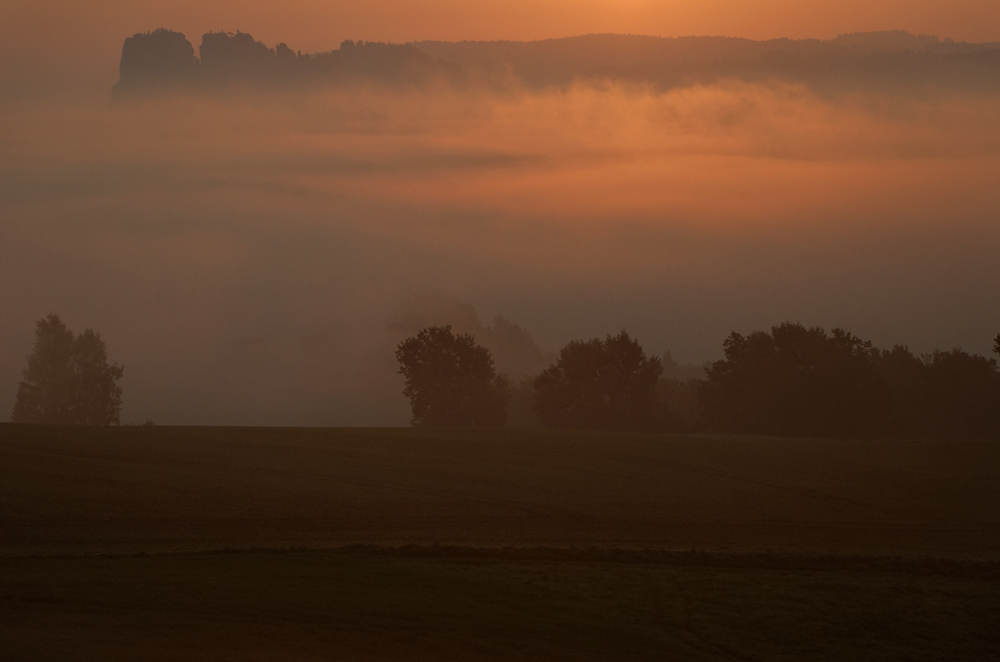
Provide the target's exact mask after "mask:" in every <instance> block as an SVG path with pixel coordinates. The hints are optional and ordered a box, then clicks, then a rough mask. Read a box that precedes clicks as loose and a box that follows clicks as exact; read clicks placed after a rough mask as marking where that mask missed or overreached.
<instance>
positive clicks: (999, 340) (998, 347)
mask: <svg viewBox="0 0 1000 662" xmlns="http://www.w3.org/2000/svg"><path fill="white" fill-rule="evenodd" d="M993 353H994V354H997V355H1000V333H998V334H997V337H996V338H994V339H993Z"/></svg>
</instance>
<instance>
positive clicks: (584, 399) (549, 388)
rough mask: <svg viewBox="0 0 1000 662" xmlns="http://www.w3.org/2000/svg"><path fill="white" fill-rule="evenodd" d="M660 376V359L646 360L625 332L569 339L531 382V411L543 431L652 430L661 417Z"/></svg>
mask: <svg viewBox="0 0 1000 662" xmlns="http://www.w3.org/2000/svg"><path fill="white" fill-rule="evenodd" d="M662 373H663V366H662V364H661V363H660V359H659V358H657V357H655V356H652V357H649V356H646V353H645V352H644V351H643V349H642V347H641V346H640V345H639V343H638V342H637V341H635V340H633V339H632V338H630V337H629V335H628V333H626V332H625V331H622V332H621V333H619V334H618V335H616V336H612V335H608V336H607V337H606V338H605V339H604V340H601V339H600V338H594V339H592V340H588V341H573V342H571V343H569V344H568V345H566V346H565V347H564V348H563V349H562V351H561V352H560V353H559V359H558V360H557V361H556V362H555V363H554V364H553V365H551V366H549V367H548V368H546V369H545V370H544V371H542V373H541V374H540V375H538V377H536V378H535V380H534V389H535V411H536V412H537V414H538V418H539V420H540V421H541V423H542V425H544V426H546V427H554V428H577V429H594V430H642V429H651V428H653V427H655V426H656V425H657V423H658V418H659V414H660V408H659V404H658V400H657V382H658V381H659V379H660V375H661V374H662Z"/></svg>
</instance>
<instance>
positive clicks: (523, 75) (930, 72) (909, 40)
mask: <svg viewBox="0 0 1000 662" xmlns="http://www.w3.org/2000/svg"><path fill="white" fill-rule="evenodd" d="M120 72H121V80H120V81H119V82H118V84H117V85H116V86H115V88H114V94H115V97H116V98H121V97H126V96H130V95H134V94H139V93H147V92H151V91H164V90H178V89H188V90H196V91H219V90H227V89H233V88H273V87H280V86H286V87H287V86H300V87H301V86H307V87H308V86H330V85H342V84H346V83H357V82H379V83H383V84H389V85H393V86H419V85H425V84H428V83H430V82H432V81H443V82H446V83H448V84H453V85H465V84H478V85H486V86H489V87H508V86H527V87H529V88H536V89H538V88H545V87H552V86H556V87H558V86H566V85H569V84H571V83H573V82H574V81H597V80H612V81H622V82H632V83H639V84H644V85H649V86H652V87H654V88H657V89H669V88H672V87H677V86H682V85H691V84H699V83H700V84H711V83H715V82H719V81H723V80H740V81H745V82H752V83H753V82H768V81H783V82H789V83H798V84H804V85H808V86H810V87H812V88H814V89H816V90H817V91H820V92H836V91H845V90H852V89H863V90H885V91H890V92H893V91H903V90H907V89H924V88H927V87H939V88H960V89H968V90H985V91H997V90H1000V43H984V44H970V43H966V42H955V41H952V40H949V39H944V40H942V39H939V38H938V37H933V36H928V35H912V34H909V33H907V32H901V31H894V32H874V33H856V34H848V35H841V36H839V37H837V38H835V39H830V40H826V41H821V40H817V39H805V40H791V39H772V40H767V41H754V40H751V39H740V38H732V37H676V38H664V37H645V36H636V35H615V34H595V35H584V36H580V37H569V38H565V39H546V40H542V41H531V42H521V41H489V42H486V41H462V42H442V41H422V42H413V43H408V44H386V43H375V42H354V41H345V42H344V43H342V44H341V46H340V48H339V49H337V50H333V51H329V52H326V53H316V54H303V53H301V52H297V51H293V50H292V49H291V48H289V47H288V46H287V45H286V44H283V43H282V44H278V45H277V46H275V47H274V48H269V47H268V46H266V45H265V44H263V43H261V42H259V41H256V40H254V38H253V37H252V36H251V35H249V34H246V33H242V32H236V33H224V32H218V33H209V34H206V35H204V36H203V38H202V44H201V46H200V48H199V52H198V57H195V54H194V48H193V46H192V45H191V43H190V42H189V41H188V40H187V39H186V38H185V37H184V35H183V34H181V33H178V32H173V31H170V30H166V29H159V30H156V31H153V32H147V33H145V34H136V35H133V36H132V37H129V38H128V39H126V40H125V44H124V46H123V48H122V60H121V67H120Z"/></svg>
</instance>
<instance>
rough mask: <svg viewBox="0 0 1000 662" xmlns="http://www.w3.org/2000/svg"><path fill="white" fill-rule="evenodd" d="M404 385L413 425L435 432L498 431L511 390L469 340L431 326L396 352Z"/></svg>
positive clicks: (485, 351) (482, 350)
mask: <svg viewBox="0 0 1000 662" xmlns="http://www.w3.org/2000/svg"><path fill="white" fill-rule="evenodd" d="M396 360H397V361H399V372H400V374H402V375H403V377H404V378H405V379H406V386H405V388H404V389H403V395H405V396H406V397H407V398H409V399H410V407H411V410H412V414H413V416H412V423H413V425H416V426H433V427H500V426H503V424H504V422H505V421H506V418H507V403H508V401H509V400H510V384H509V382H508V380H507V378H506V377H505V376H504V375H499V374H497V371H496V368H495V367H494V364H493V357H492V356H491V355H490V351H489V350H488V349H486V348H485V347H482V346H480V345H477V344H476V339H475V338H474V337H473V336H471V335H469V334H465V333H463V334H459V335H456V334H454V333H453V332H452V330H451V326H450V325H449V326H444V327H441V326H432V327H428V328H425V329H422V330H421V331H419V332H418V333H417V335H416V336H413V337H411V338H407V339H406V340H404V341H403V342H401V343H400V344H399V346H398V348H397V349H396Z"/></svg>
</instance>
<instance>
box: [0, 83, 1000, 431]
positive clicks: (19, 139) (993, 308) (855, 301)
mask: <svg viewBox="0 0 1000 662" xmlns="http://www.w3.org/2000/svg"><path fill="white" fill-rule="evenodd" d="M997 102H998V99H997V98H996V97H995V96H992V95H982V94H980V95H974V94H956V93H941V94H940V95H932V94H921V95H909V96H906V97H902V96H898V95H896V96H894V95H891V94H885V95H879V94H872V93H865V94H857V93H855V94H844V95H839V96H836V97H831V96H826V97H819V96H817V95H815V94H813V93H812V92H810V91H808V90H807V89H806V88H804V87H797V86H790V85H779V84H762V85H749V84H745V83H732V84H719V85H713V86H708V87H703V86H699V87H685V88H678V89H674V90H671V91H668V92H654V91H652V90H649V89H647V88H644V87H629V86H627V85H618V84H611V83H607V84H597V83H595V84H587V85H584V84H577V85H572V86H570V87H568V88H565V89H558V90H556V89H550V90H541V91H538V90H519V89H517V88H511V89H507V90H504V91H500V92H498V91H487V90H476V89H465V90H458V89H455V88H452V87H446V86H442V87H440V88H432V89H424V90H410V91H406V92H400V91H398V90H397V91H393V90H391V89H388V88H384V87H351V88H344V89H340V90H337V91H330V92H325V93H312V94H299V93H292V92H288V91H285V92H280V93H279V92H276V93H273V94H268V95H260V94H258V95H251V94H246V95H234V96H214V97H177V96H173V97H167V96H163V97H159V98H156V97H154V98H150V99H148V100H146V101H143V102H134V103H130V104H123V105H120V106H114V107H100V108H85V109H81V108H73V107H68V106H56V105H48V106H26V105H23V104H22V105H19V106H17V107H11V108H8V109H7V110H4V111H0V113H2V115H3V116H2V119H3V121H2V123H0V125H2V126H0V219H2V222H0V276H2V278H3V282H4V283H6V287H4V288H3V289H2V290H0V309H2V310H3V315H2V316H0V414H3V413H4V412H9V411H10V408H11V407H12V405H13V396H14V393H15V391H16V386H17V380H18V379H19V373H20V370H21V369H22V368H23V366H24V362H25V357H26V356H27V354H28V353H29V352H30V349H31V340H32V332H33V328H34V323H35V321H36V320H37V319H39V318H40V317H42V316H43V315H45V314H47V313H49V312H56V313H58V314H59V315H60V316H62V318H63V319H64V320H65V321H66V322H67V323H68V324H69V325H70V326H71V327H72V328H74V329H76V330H82V329H83V328H86V327H93V328H94V329H96V330H97V331H99V332H100V333H101V334H102V335H103V337H104V339H105V340H106V342H107V345H108V349H109V353H110V356H111V359H112V360H114V361H118V362H120V363H122V364H124V365H125V370H126V372H125V379H124V381H123V386H124V388H125V406H124V410H123V416H122V419H123V421H134V422H142V421H143V420H145V419H146V418H152V419H153V420H155V421H156V422H157V423H208V424H296V425H326V424H331V425H369V424H405V423H406V422H407V420H408V410H407V406H406V401H405V400H404V398H403V397H402V395H401V394H400V391H401V388H402V382H401V379H400V378H399V376H398V375H396V374H395V370H396V366H395V361H394V358H393V349H394V346H395V344H396V343H398V342H399V340H401V339H402V338H403V337H405V336H406V335H407V334H409V333H412V332H414V331H416V330H417V328H419V326H420V325H428V324H434V323H452V324H455V325H456V327H458V328H459V329H460V330H470V331H472V332H476V333H478V334H479V335H484V334H486V335H488V334H490V333H494V332H496V333H498V334H499V331H497V329H498V328H500V327H503V325H509V324H510V323H513V324H515V325H519V326H520V327H523V329H526V330H527V332H528V333H529V334H530V336H531V337H530V338H529V339H527V340H525V341H524V342H521V341H518V342H521V344H520V345H518V347H520V349H517V348H513V346H512V348H507V349H504V350H501V351H500V352H499V353H503V352H504V351H506V352H507V354H509V356H508V355H507V354H505V355H504V356H503V357H500V356H499V355H498V362H500V364H501V365H500V367H501V368H502V369H505V370H508V371H510V372H513V373H521V374H518V375H517V376H522V375H523V374H527V373H528V372H530V371H531V370H534V369H535V368H534V366H535V365H537V364H538V362H539V361H541V362H543V363H544V361H545V360H547V359H548V358H549V357H551V352H552V351H554V350H557V349H558V348H559V347H561V346H562V345H563V344H564V343H565V342H567V341H568V340H571V339H574V338H585V337H593V336H596V335H603V334H605V333H609V332H615V331H618V330H620V329H622V328H625V329H627V330H628V331H629V332H630V333H631V334H632V335H633V336H635V337H637V338H638V339H639V340H640V342H642V343H643V345H644V346H645V348H646V349H647V351H651V352H656V353H660V352H663V351H665V350H667V349H670V350H672V352H673V355H674V356H675V357H677V358H679V359H681V360H682V361H685V362H698V363H700V362H701V361H702V360H704V359H713V358H716V357H718V356H719V355H720V354H721V343H722V340H723V339H724V337H725V336H726V335H727V334H728V333H729V332H730V331H732V330H738V331H750V330H753V329H758V328H764V327H768V326H770V325H771V324H775V323H779V322H782V321H786V320H793V321H799V322H803V323H805V324H808V325H820V326H825V327H827V328H829V327H832V326H844V327H846V328H848V329H849V330H850V331H852V332H854V333H855V334H857V335H860V336H861V337H863V338H866V339H870V340H872V341H874V342H875V343H876V344H878V345H881V346H891V345H893V344H895V343H901V344H908V345H910V346H911V348H912V349H914V350H915V351H928V350H930V349H932V348H934V347H945V348H950V347H952V346H961V347H963V348H965V349H967V350H970V351H978V352H982V353H985V352H987V351H988V350H989V344H990V342H991V338H992V337H994V336H995V335H996V333H997V331H998V330H1000V306H998V305H997V302H998V301H1000V260H998V259H997V255H998V250H1000V223H998V221H1000V216H998V214H1000V195H998V194H997V191H998V190H1000V104H998V103H997ZM463 304H468V305H463ZM497 315H502V316H503V318H504V319H503V320H496V321H495V317H496V316H497ZM498 325H499V326H498ZM503 328H508V327H503ZM508 336H509V337H512V338H513V337H515V336H517V334H514V335H513V336H510V334H508ZM508 336H504V337H508ZM497 337H498V338H499V337H500V335H497ZM517 337H520V336H517ZM522 340H523V338H522ZM496 342H500V341H498V340H497V341H496ZM515 344H517V343H515ZM498 347H499V345H498ZM508 350H509V351H508ZM532 357H533V358H532Z"/></svg>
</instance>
